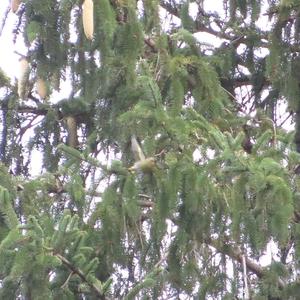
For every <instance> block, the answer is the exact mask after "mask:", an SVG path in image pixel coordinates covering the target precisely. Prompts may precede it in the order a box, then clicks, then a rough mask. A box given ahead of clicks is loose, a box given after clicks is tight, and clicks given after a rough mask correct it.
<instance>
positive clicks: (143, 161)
mask: <svg viewBox="0 0 300 300" xmlns="http://www.w3.org/2000/svg"><path fill="white" fill-rule="evenodd" d="M131 150H132V153H133V156H134V159H135V161H136V162H135V163H134V165H133V166H131V167H130V168H128V170H129V171H130V172H135V171H142V172H144V173H150V172H152V171H153V169H154V167H155V158H154V157H148V158H146V157H145V155H144V153H143V151H142V148H141V146H140V145H139V143H138V141H137V139H136V137H135V135H132V136H131Z"/></svg>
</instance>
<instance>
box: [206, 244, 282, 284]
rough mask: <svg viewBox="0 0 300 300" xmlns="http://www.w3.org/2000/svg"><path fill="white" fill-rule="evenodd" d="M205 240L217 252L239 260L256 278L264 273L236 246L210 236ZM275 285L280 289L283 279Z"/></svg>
mask: <svg viewBox="0 0 300 300" xmlns="http://www.w3.org/2000/svg"><path fill="white" fill-rule="evenodd" d="M205 242H206V244H207V245H209V246H211V247H213V248H215V249H216V250H217V252H220V253H223V254H225V255H227V256H229V257H230V258H231V259H233V260H235V261H237V262H239V263H240V264H241V265H243V264H245V265H246V267H247V269H248V270H250V271H251V272H253V273H254V274H255V275H256V276H257V277H258V278H260V279H261V278H263V277H264V276H265V275H266V272H267V269H266V268H263V267H261V266H260V265H259V264H258V263H256V262H254V261H253V260H251V259H249V258H248V257H247V256H245V255H244V254H243V252H242V251H241V250H240V249H239V248H238V247H237V246H232V245H229V244H226V243H223V242H221V241H220V240H214V239H211V238H207V239H206V240H205ZM277 285H278V287H279V288H280V289H283V288H284V287H285V285H286V284H285V283H284V282H283V280H281V279H278V281H277Z"/></svg>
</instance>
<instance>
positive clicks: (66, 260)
mask: <svg viewBox="0 0 300 300" xmlns="http://www.w3.org/2000/svg"><path fill="white" fill-rule="evenodd" d="M55 256H56V257H57V258H58V259H59V260H60V261H61V262H62V263H63V264H64V265H65V266H67V267H68V268H69V269H70V270H71V271H72V273H74V274H77V275H78V276H79V277H80V279H81V280H82V281H84V282H86V283H87V284H88V285H89V287H90V288H91V289H92V290H93V291H94V292H95V293H96V294H97V296H98V297H99V299H101V300H105V299H106V297H105V296H104V295H103V293H102V291H101V290H100V289H99V288H98V287H97V286H96V285H95V284H93V283H91V282H90V281H89V280H88V279H87V277H86V276H85V274H84V273H83V272H82V271H81V270H80V269H78V268H77V267H75V266H74V265H73V264H72V263H71V262H70V261H69V260H68V259H66V258H65V257H64V256H62V255H60V254H59V253H56V254H55Z"/></svg>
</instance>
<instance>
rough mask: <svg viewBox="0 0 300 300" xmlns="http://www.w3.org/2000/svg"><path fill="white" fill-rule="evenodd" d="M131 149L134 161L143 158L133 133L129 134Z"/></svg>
mask: <svg viewBox="0 0 300 300" xmlns="http://www.w3.org/2000/svg"><path fill="white" fill-rule="evenodd" d="M131 150H132V153H133V156H134V159H135V160H136V161H140V160H144V159H145V155H144V153H143V151H142V148H141V146H140V145H139V143H138V141H137V139H136V137H135V135H133V136H131Z"/></svg>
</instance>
